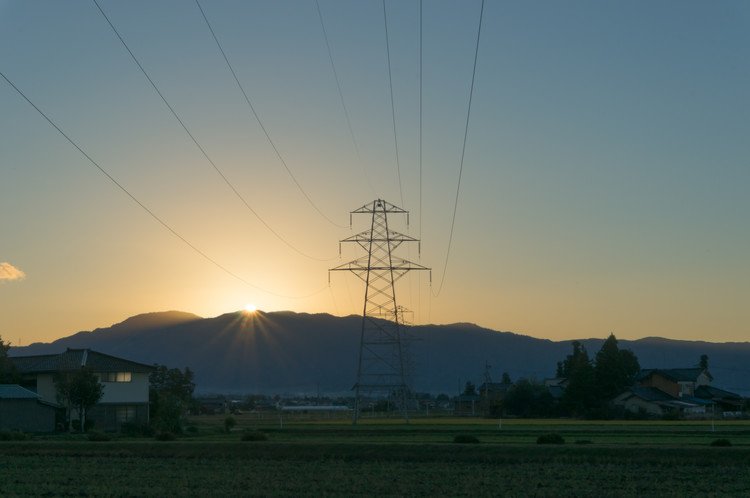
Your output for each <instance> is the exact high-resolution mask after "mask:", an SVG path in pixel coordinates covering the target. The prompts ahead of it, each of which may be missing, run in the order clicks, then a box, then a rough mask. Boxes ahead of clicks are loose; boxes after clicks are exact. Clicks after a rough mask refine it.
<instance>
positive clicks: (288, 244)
mask: <svg viewBox="0 0 750 498" xmlns="http://www.w3.org/2000/svg"><path fill="white" fill-rule="evenodd" d="M92 1H93V2H94V5H96V7H97V9H99V12H100V13H101V14H102V16H103V17H104V19H105V20H106V21H107V24H109V27H110V28H112V31H113V32H114V33H115V35H116V36H117V38H118V39H119V40H120V42H121V43H122V45H123V47H125V50H127V51H128V54H130V57H131V58H132V59H133V62H135V64H136V66H138V69H140V70H141V72H142V73H143V75H144V76H145V77H146V79H147V80H148V82H149V83H151V86H152V87H153V88H154V90H155V91H156V93H157V94H158V95H159V97H161V100H162V102H164V104H165V105H166V106H167V108H168V109H169V112H171V113H172V116H174V118H175V119H176V120H177V122H178V123H180V126H182V129H183V130H185V133H187V135H188V136H189V137H190V139H191V140H192V141H193V143H194V144H195V146H196V147H198V150H200V152H201V154H202V155H203V157H205V158H206V160H207V161H208V162H209V164H210V165H211V166H212V167H213V169H214V170H215V171H216V172H217V173H218V174H219V176H220V177H221V179H222V180H224V183H226V184H227V186H228V187H229V188H230V189H232V192H234V195H235V196H236V197H237V198H238V199H239V200H240V201H242V203H243V204H244V205H245V207H246V208H247V209H248V210H249V211H250V212H251V213H252V214H253V215H254V216H255V217H256V218H257V219H258V221H260V222H261V223H262V224H263V226H265V227H266V228H267V229H268V231H270V232H271V233H272V234H273V235H274V236H275V237H276V238H277V239H279V240H280V241H281V242H283V243H284V244H285V245H286V246H287V247H289V248H290V249H292V250H293V251H295V252H296V253H298V254H300V255H302V256H304V257H306V258H309V259H313V260H316V261H332V260H333V259H336V258H318V257H315V256H312V255H310V254H307V253H305V252H303V251H301V250H300V249H298V248H297V247H296V246H294V245H293V244H292V243H291V242H289V241H288V240H286V239H285V238H284V237H282V236H281V234H279V233H278V232H277V231H276V230H274V229H273V228H272V227H271V225H269V224H268V223H267V222H266V220H264V219H263V218H262V217H261V216H260V215H259V214H258V213H257V212H256V211H255V210H254V209H253V208H252V206H250V204H249V203H248V202H247V200H246V199H245V198H244V197H243V196H242V194H240V192H239V191H238V190H237V189H236V188H235V187H234V185H232V182H230V181H229V179H228V178H227V176H226V175H225V174H224V172H223V171H222V170H221V169H220V168H219V167H218V166H217V165H216V163H214V161H213V159H211V157H210V156H209V155H208V153H207V152H206V149H204V148H203V146H202V145H201V144H200V143H199V142H198V140H197V139H196V138H195V136H194V135H193V134H192V132H191V131H190V130H189V129H188V127H187V125H185V122H184V121H183V120H182V118H180V116H179V115H178V114H177V111H175V110H174V108H173V107H172V105H171V104H170V103H169V102H168V101H167V99H166V97H164V94H162V93H161V91H160V90H159V87H158V86H156V83H154V80H152V79H151V76H149V74H148V72H146V70H145V69H144V68H143V66H142V65H141V63H140V61H139V60H138V58H137V57H136V56H135V54H134V53H133V51H132V50H130V47H129V46H128V44H127V43H125V39H124V38H123V37H122V36H121V35H120V32H119V31H117V28H115V25H114V24H112V21H110V19H109V17H108V16H107V14H105V13H104V10H102V8H101V6H100V5H99V2H98V0H92Z"/></svg>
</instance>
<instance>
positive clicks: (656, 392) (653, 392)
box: [630, 387, 676, 402]
mask: <svg viewBox="0 0 750 498" xmlns="http://www.w3.org/2000/svg"><path fill="white" fill-rule="evenodd" d="M630 392H632V393H633V395H634V396H638V397H639V398H641V399H644V400H646V401H654V402H656V401H673V400H675V399H676V398H674V397H673V396H670V395H669V394H667V393H665V392H664V391H662V390H661V389H657V388H655V387H632V388H631V389H630Z"/></svg>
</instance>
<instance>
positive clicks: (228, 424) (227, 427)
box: [224, 415, 237, 432]
mask: <svg viewBox="0 0 750 498" xmlns="http://www.w3.org/2000/svg"><path fill="white" fill-rule="evenodd" d="M235 425H237V420H235V418H234V417H233V416H231V415H229V416H228V417H227V418H225V419H224V431H225V432H229V431H231V430H232V428H233V427H234V426H235Z"/></svg>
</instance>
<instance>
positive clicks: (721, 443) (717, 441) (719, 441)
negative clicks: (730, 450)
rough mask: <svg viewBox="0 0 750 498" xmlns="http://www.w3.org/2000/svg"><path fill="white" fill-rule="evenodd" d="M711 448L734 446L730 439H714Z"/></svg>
mask: <svg viewBox="0 0 750 498" xmlns="http://www.w3.org/2000/svg"><path fill="white" fill-rule="evenodd" d="M711 446H732V442H731V441H730V440H729V439H724V438H722V439H714V440H713V441H711Z"/></svg>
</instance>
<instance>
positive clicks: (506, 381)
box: [500, 372, 513, 386]
mask: <svg viewBox="0 0 750 498" xmlns="http://www.w3.org/2000/svg"><path fill="white" fill-rule="evenodd" d="M500 383H501V384H502V385H504V386H509V385H511V384H513V381H512V380H511V379H510V375H508V372H503V378H502V380H501V381H500Z"/></svg>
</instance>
